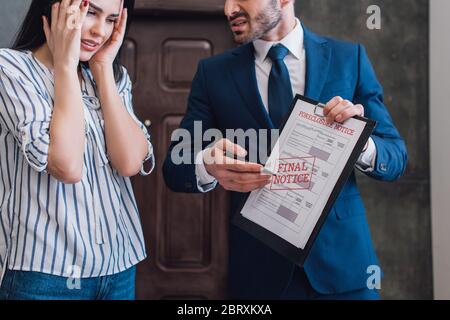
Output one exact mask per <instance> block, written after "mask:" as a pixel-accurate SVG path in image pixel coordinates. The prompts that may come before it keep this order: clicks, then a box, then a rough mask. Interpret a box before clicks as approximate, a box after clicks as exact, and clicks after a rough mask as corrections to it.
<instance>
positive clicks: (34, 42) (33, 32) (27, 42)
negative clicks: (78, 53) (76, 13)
mask: <svg viewBox="0 0 450 320" xmlns="http://www.w3.org/2000/svg"><path fill="white" fill-rule="evenodd" d="M60 1H61V0H33V1H32V2H31V5H30V9H29V10H28V13H27V15H26V16H25V20H24V21H23V23H22V26H21V27H20V30H19V32H18V34H17V37H16V39H15V41H14V44H13V47H12V49H15V50H34V49H37V48H39V47H41V46H42V45H43V44H44V43H46V42H47V39H46V38H45V33H44V25H43V23H42V16H45V17H47V19H48V21H49V22H50V21H51V10H52V5H53V4H54V3H55V2H60ZM134 1H135V0H124V7H125V8H127V9H128V21H127V30H128V28H129V26H130V23H131V17H132V15H133V9H134ZM119 58H120V53H119V54H118V55H117V57H116V59H115V60H114V63H113V69H114V78H115V80H116V82H119V81H120V79H122V76H123V71H122V68H121V65H120V63H119Z"/></svg>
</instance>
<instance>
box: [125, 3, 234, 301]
mask: <svg viewBox="0 0 450 320" xmlns="http://www.w3.org/2000/svg"><path fill="white" fill-rule="evenodd" d="M193 2H195V3H196V5H197V6H196V10H192V8H191V9H189V10H187V9H186V5H182V4H181V2H180V1H164V5H162V2H158V1H148V2H147V1H138V2H137V8H138V12H137V13H138V15H137V16H135V17H134V20H133V24H132V27H131V30H130V33H129V36H128V39H127V40H126V42H125V45H124V49H123V53H122V61H123V63H124V64H125V65H126V66H127V68H128V69H129V71H130V76H131V78H132V79H133V82H134V89H133V93H134V108H135V112H136V114H137V115H138V117H139V119H141V120H142V121H143V122H145V123H146V125H147V126H148V127H149V130H150V132H151V134H152V138H153V144H154V147H155V155H156V162H157V166H156V170H155V172H154V173H153V174H152V175H151V176H149V177H136V178H134V179H133V184H134V190H135V193H136V198H137V201H138V206H139V209H140V213H141V217H142V223H143V228H144V234H145V239H146V247H147V252H148V255H149V258H147V260H145V261H144V262H143V263H141V264H139V266H138V273H137V298H138V299H172V298H177V299H189V298H196V299H199V298H200V299H217V298H223V297H224V296H225V291H226V278H227V254H228V240H227V229H228V201H227V194H226V193H225V192H224V191H223V190H222V189H220V188H218V190H216V191H214V192H212V193H209V194H207V195H203V194H196V195H192V194H176V193H173V192H171V191H169V190H168V189H167V187H166V186H165V184H164V180H163V176H162V170H161V169H162V164H163V161H164V159H165V156H166V152H167V149H168V147H169V144H170V137H171V134H172V132H173V130H175V129H176V128H177V127H178V125H179V123H180V121H181V119H182V117H183V115H184V113H185V111H186V104H187V98H188V94H189V90H190V87H191V81H192V79H193V77H194V74H195V71H196V69H197V64H198V62H199V60H200V59H203V58H207V57H209V56H212V55H215V54H219V53H222V52H224V51H225V50H227V49H229V48H231V47H233V45H234V44H233V42H232V37H231V35H230V31H229V29H228V26H227V23H226V20H225V18H224V17H223V16H222V15H221V14H220V10H218V8H219V7H220V6H221V5H223V3H222V1H218V2H217V1H204V2H205V3H206V2H207V3H208V4H207V5H206V6H204V7H202V6H201V3H203V1H193ZM219 2H220V3H219ZM219 4H220V6H219ZM159 9H161V10H159ZM219 9H220V8H219ZM199 12H201V13H199ZM156 13H157V14H156Z"/></svg>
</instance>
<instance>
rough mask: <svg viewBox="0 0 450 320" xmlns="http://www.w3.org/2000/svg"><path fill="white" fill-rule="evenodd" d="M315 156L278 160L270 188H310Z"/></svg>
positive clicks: (280, 189)
mask: <svg viewBox="0 0 450 320" xmlns="http://www.w3.org/2000/svg"><path fill="white" fill-rule="evenodd" d="M315 160H316V158H315V157H303V158H281V159H278V160H277V163H276V167H275V174H274V176H273V177H272V183H271V185H270V190H274V191H277V190H279V191H282V190H310V189H312V185H313V183H312V182H311V179H312V175H313V171H314V163H315Z"/></svg>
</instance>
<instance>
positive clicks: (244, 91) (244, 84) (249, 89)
mask: <svg viewBox="0 0 450 320" xmlns="http://www.w3.org/2000/svg"><path fill="white" fill-rule="evenodd" d="M233 54H234V55H235V56H236V58H235V59H234V60H233V61H232V62H231V63H230V70H231V73H232V77H233V79H234V81H235V83H236V86H237V88H238V90H239V92H240V94H241V96H242V98H243V99H244V101H245V104H246V107H247V108H248V110H249V111H250V113H251V114H252V116H253V118H255V119H256V120H257V121H258V123H259V124H260V125H261V127H262V128H266V129H272V128H274V126H273V124H272V120H271V119H270V116H269V114H268V113H267V111H266V108H265V107H264V104H263V102H262V100H261V96H260V94H259V89H258V84H257V81H256V70H255V54H254V47H253V44H251V43H249V44H246V45H243V46H241V47H239V48H237V49H235V50H234V51H233Z"/></svg>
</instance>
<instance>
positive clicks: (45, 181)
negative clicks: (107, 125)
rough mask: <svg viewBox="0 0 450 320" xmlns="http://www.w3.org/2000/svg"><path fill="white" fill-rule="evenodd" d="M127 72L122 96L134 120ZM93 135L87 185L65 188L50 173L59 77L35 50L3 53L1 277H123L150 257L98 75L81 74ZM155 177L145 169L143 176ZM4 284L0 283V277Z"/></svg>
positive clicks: (84, 180)
mask: <svg viewBox="0 0 450 320" xmlns="http://www.w3.org/2000/svg"><path fill="white" fill-rule="evenodd" d="M123 70H124V76H123V77H122V80H121V81H120V82H119V83H118V84H117V87H118V92H119V94H120V97H121V98H122V101H123V104H124V106H125V107H126V109H127V111H128V113H129V114H130V115H131V117H132V118H133V119H134V120H135V121H136V123H138V124H139V126H140V127H141V128H142V131H143V133H144V134H145V136H146V138H147V140H148V147H149V153H148V158H147V159H146V161H147V160H149V161H151V164H150V165H149V167H151V169H150V170H149V172H151V171H152V170H153V167H154V163H155V161H154V157H153V148H152V144H151V142H150V136H149V134H148V132H147V130H146V128H145V126H144V125H143V124H142V123H141V122H140V121H139V120H138V119H137V118H136V116H135V115H134V113H133V106H132V95H131V81H130V78H129V76H128V74H127V73H126V70H125V69H123ZM81 78H82V86H81V89H82V96H83V102H84V116H85V128H86V146H85V152H84V168H83V175H82V180H81V182H79V183H77V184H73V185H69V184H64V183H62V182H60V181H58V180H57V179H55V178H54V177H52V176H51V175H49V174H48V173H47V172H46V168H47V160H48V147H49V143H50V135H49V128H50V122H51V118H52V109H53V98H54V75H53V72H52V71H51V70H50V69H48V68H46V67H45V66H44V65H43V64H42V63H41V62H39V61H38V60H37V59H36V58H35V57H34V55H33V54H32V52H30V51H24V52H20V51H15V50H10V49H1V50H0V276H3V275H4V272H5V270H6V269H11V270H21V271H36V272H42V273H47V274H52V275H57V276H64V277H81V278H87V277H98V276H104V275H110V274H114V273H118V272H121V271H124V270H126V269H128V268H130V267H131V266H133V265H135V264H137V263H138V262H139V261H141V260H143V259H144V258H145V257H146V253H145V248H144V239H143V233H142V227H141V224H140V219H139V213H138V208H137V205H136V200H135V198H134V195H133V189H132V186H131V182H130V179H129V178H125V177H121V176H120V175H119V174H118V173H117V171H116V170H115V169H114V168H112V166H111V164H110V162H109V160H108V156H107V153H106V151H105V150H106V142H105V135H104V120H103V116H102V111H101V107H100V101H99V99H98V95H97V92H96V87H95V82H94V79H93V76H92V74H91V72H90V71H89V69H88V68H86V67H82V77H81ZM149 172H145V171H144V167H143V169H142V172H141V174H143V175H146V174H148V173H149ZM0 281H1V278H0Z"/></svg>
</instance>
